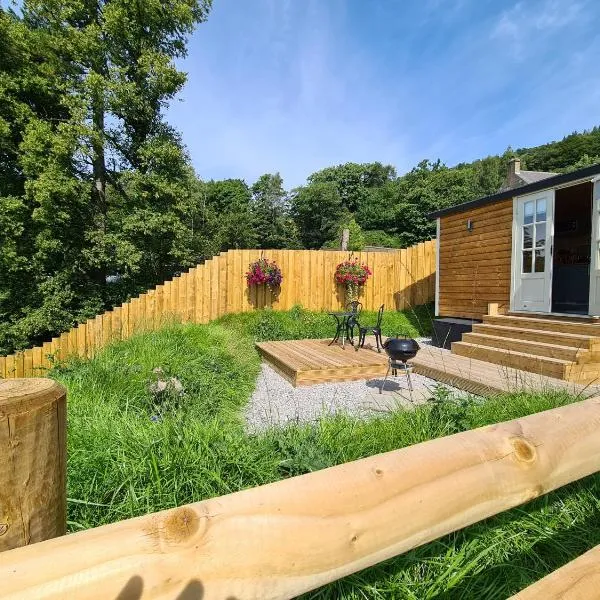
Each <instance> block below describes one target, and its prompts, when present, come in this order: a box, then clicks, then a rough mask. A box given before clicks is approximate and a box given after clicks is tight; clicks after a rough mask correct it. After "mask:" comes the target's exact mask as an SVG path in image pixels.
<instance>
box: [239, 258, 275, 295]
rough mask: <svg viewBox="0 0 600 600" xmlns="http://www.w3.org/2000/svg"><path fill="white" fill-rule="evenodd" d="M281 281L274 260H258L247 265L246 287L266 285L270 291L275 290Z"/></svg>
mask: <svg viewBox="0 0 600 600" xmlns="http://www.w3.org/2000/svg"><path fill="white" fill-rule="evenodd" d="M282 281H283V275H282V274H281V269H280V268H279V266H278V265H277V263H276V262H275V261H274V260H268V259H267V258H259V259H258V260H257V261H254V262H253V263H250V265H248V272H247V273H246V282H247V283H248V287H252V286H258V285H266V286H267V287H268V288H269V289H270V290H272V291H273V290H275V289H277V288H278V287H279V286H280V285H281V282H282Z"/></svg>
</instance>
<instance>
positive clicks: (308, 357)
mask: <svg viewBox="0 0 600 600" xmlns="http://www.w3.org/2000/svg"><path fill="white" fill-rule="evenodd" d="M329 342H330V340H289V341H288V340H286V341H283V342H260V343H257V344H256V347H257V348H258V351H259V352H260V353H261V355H262V356H263V358H264V360H265V361H266V362H268V363H269V365H271V367H273V368H274V369H275V370H276V371H277V372H278V373H279V374H280V375H282V376H283V377H285V378H286V379H287V380H288V381H290V382H291V383H292V385H294V386H301V385H312V384H315V383H331V382H334V381H356V380H359V379H371V378H373V377H380V376H382V375H385V372H386V370H387V355H386V354H385V352H382V353H381V354H378V353H377V352H376V351H374V350H371V349H369V348H364V349H361V350H359V351H358V352H356V350H354V348H353V347H352V346H351V345H350V344H346V347H345V348H342V347H341V346H339V345H337V344H334V345H333V346H329V345H328V344H329Z"/></svg>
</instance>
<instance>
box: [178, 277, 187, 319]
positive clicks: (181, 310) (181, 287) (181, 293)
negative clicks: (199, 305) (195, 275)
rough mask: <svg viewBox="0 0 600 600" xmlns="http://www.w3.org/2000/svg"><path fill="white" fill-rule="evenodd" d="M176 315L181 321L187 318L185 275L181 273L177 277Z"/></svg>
mask: <svg viewBox="0 0 600 600" xmlns="http://www.w3.org/2000/svg"><path fill="white" fill-rule="evenodd" d="M176 287H177V315H178V316H179V320H180V321H181V322H182V323H185V322H186V319H187V277H186V274H185V273H182V274H181V275H180V276H179V277H177V284H176Z"/></svg>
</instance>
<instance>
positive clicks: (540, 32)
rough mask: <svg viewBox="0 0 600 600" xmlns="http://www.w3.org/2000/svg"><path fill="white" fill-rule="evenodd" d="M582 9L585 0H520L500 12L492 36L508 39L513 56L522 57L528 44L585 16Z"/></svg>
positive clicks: (519, 58) (532, 43)
mask: <svg viewBox="0 0 600 600" xmlns="http://www.w3.org/2000/svg"><path fill="white" fill-rule="evenodd" d="M584 9H585V4H584V2H577V1H570V0H542V1H541V2H531V1H529V2H522V1H520V2H517V3H516V4H515V5H514V6H512V7H511V8H510V9H508V10H506V11H504V12H503V13H502V14H501V15H500V18H499V19H498V20H497V21H496V23H495V24H494V26H493V29H492V35H491V37H492V38H493V39H498V40H501V41H502V42H507V43H508V44H509V49H510V51H511V53H512V55H513V57H514V58H515V59H517V60H524V59H526V58H527V55H528V54H529V52H528V49H529V48H530V46H537V45H538V43H539V39H540V37H541V38H547V37H548V36H550V35H553V34H554V33H556V32H557V31H560V30H561V29H564V28H565V27H568V26H569V25H571V24H573V23H575V22H577V21H578V20H580V19H585V18H588V17H587V16H586V13H585V10H584Z"/></svg>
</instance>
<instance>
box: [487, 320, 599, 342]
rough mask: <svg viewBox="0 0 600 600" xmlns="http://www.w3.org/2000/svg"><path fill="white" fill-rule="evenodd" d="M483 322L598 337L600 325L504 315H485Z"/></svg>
mask: <svg viewBox="0 0 600 600" xmlns="http://www.w3.org/2000/svg"><path fill="white" fill-rule="evenodd" d="M483 322H484V323H485V324H489V325H502V326H504V327H520V328H523V329H536V330H539V331H553V332H561V333H572V334H576V335H588V336H592V337H597V338H599V339H600V325H594V324H593V323H579V322H575V321H560V320H558V319H537V318H533V317H515V316H504V315H485V316H484V317H483Z"/></svg>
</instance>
